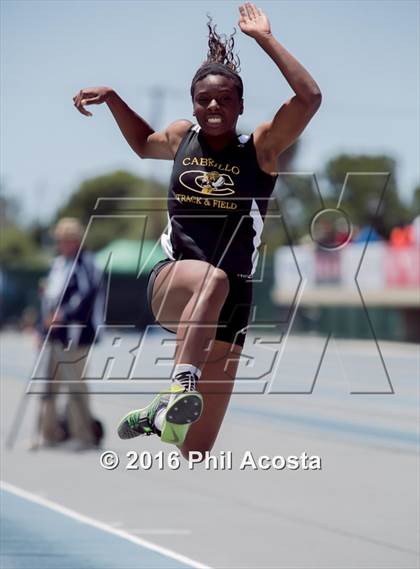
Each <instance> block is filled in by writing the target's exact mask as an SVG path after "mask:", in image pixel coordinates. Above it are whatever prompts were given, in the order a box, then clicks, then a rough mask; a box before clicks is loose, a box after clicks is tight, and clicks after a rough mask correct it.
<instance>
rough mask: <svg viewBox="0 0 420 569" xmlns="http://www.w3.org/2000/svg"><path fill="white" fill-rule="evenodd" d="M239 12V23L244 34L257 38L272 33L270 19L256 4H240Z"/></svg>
mask: <svg viewBox="0 0 420 569" xmlns="http://www.w3.org/2000/svg"><path fill="white" fill-rule="evenodd" d="M239 13H240V18H239V22H238V25H239V27H240V28H241V31H243V32H244V34H247V35H248V36H251V37H252V38H255V39H257V38H258V37H261V36H266V35H269V34H271V28H270V21H269V19H268V18H267V16H266V15H265V14H264V12H263V11H262V10H260V9H259V8H257V7H256V6H255V4H251V2H245V4H242V6H239Z"/></svg>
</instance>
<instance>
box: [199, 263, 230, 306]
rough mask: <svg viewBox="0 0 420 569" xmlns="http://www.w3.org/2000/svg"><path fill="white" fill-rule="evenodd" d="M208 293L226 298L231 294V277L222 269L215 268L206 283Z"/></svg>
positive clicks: (212, 296)
mask: <svg viewBox="0 0 420 569" xmlns="http://www.w3.org/2000/svg"><path fill="white" fill-rule="evenodd" d="M204 290H205V292H206V295H208V296H210V297H211V298H214V299H217V298H220V299H222V300H225V299H226V297H227V295H228V294H229V278H228V276H227V274H226V273H225V271H223V270H222V269H214V270H213V271H212V272H211V273H210V276H209V278H208V280H207V281H206V283H205V285H204Z"/></svg>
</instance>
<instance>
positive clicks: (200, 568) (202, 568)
mask: <svg viewBox="0 0 420 569" xmlns="http://www.w3.org/2000/svg"><path fill="white" fill-rule="evenodd" d="M0 488H1V489H3V490H6V492H11V493H12V494H15V495H16V496H19V497H21V498H24V499H26V500H29V501H31V502H34V503H35V504H39V505H40V506H44V507H45V508H49V509H50V510H54V511H55V512H59V513H60V514H64V515H65V516H69V517H70V518H73V519H74V520H77V521H78V522H81V523H83V524H88V525H90V526H93V527H95V528H97V529H100V530H102V531H106V532H108V533H111V534H113V535H117V536H118V537H121V538H122V539H126V540H127V541H131V542H132V543H135V544H136V545H140V546H141V547H145V548H146V549H150V550H151V551H155V552H157V553H160V554H161V555H166V556H167V557H170V558H171V559H175V561H179V562H180V563H185V564H186V565H188V566H189V567H193V568H194V569H211V567H210V566H209V565H204V564H203V563H200V562H199V561H195V560H194V559H190V558H189V557H186V556H185V555H181V554H180V553H176V552H175V551H172V550H171V549H167V548H166V547H161V546H160V545H156V544H155V543H152V542H150V541H146V540H145V539H142V538H141V537H136V536H135V535H131V534H129V533H127V532H125V531H124V530H120V529H116V528H113V527H111V526H109V525H108V524H105V523H103V522H100V521H99V520H95V519H93V518H89V517H88V516H85V515H83V514H79V513H78V512H75V511H74V510H70V509H69V508H66V507H65V506H61V505H60V504H57V503H56V502H52V501H51V500H47V499H46V498H41V497H40V496H37V495H36V494H32V492H27V491H26V490H23V488H18V487H17V486H14V485H13V484H9V483H8V482H5V481H3V480H0Z"/></svg>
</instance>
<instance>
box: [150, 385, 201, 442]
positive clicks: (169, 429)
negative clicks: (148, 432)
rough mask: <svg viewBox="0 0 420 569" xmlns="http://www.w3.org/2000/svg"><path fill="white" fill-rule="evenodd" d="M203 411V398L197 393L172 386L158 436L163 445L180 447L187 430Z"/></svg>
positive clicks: (178, 386)
mask: <svg viewBox="0 0 420 569" xmlns="http://www.w3.org/2000/svg"><path fill="white" fill-rule="evenodd" d="M202 411H203V396H202V395H201V393H199V392H198V391H185V388H184V387H182V386H181V385H177V384H176V383H174V384H172V386H171V390H170V399H169V403H168V406H167V409H166V413H165V421H164V423H163V427H162V433H161V435H160V438H161V440H162V441H163V442H164V443H170V444H175V445H177V446H182V444H183V442H184V440H185V437H186V436H187V433H188V431H189V428H190V427H191V425H192V424H193V423H195V422H196V421H198V419H199V418H200V416H201V413H202Z"/></svg>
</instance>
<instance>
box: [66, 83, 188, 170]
mask: <svg viewBox="0 0 420 569" xmlns="http://www.w3.org/2000/svg"><path fill="white" fill-rule="evenodd" d="M73 102H74V105H75V107H76V108H77V110H78V111H79V112H80V113H82V115H85V116H88V117H90V116H92V113H90V112H89V111H87V110H86V109H85V106H86V105H100V104H101V103H106V104H107V105H108V107H109V109H110V111H111V113H112V114H113V116H114V118H115V120H116V122H117V124H118V126H119V127H120V130H121V132H122V134H123V135H124V138H125V139H126V141H127V142H128V144H129V145H130V146H131V148H132V149H133V150H134V152H135V153H136V154H138V155H139V156H140V157H141V158H156V159H160V160H173V158H174V155H175V152H176V148H177V144H179V140H180V138H182V136H183V134H184V133H185V132H186V130H188V128H189V127H190V125H191V123H190V122H189V121H186V120H180V121H176V122H174V123H172V124H170V125H169V126H168V127H167V128H166V129H165V130H164V131H162V132H155V131H154V130H153V129H152V127H151V126H149V125H148V124H147V122H146V121H145V120H144V119H143V118H142V117H140V116H139V115H138V114H137V113H136V112H134V111H133V110H132V109H131V108H130V107H129V106H128V105H127V103H126V102H125V101H123V100H122V99H121V97H120V96H119V95H118V93H116V92H115V91H114V90H113V89H111V88H110V87H90V88H88V89H82V90H81V91H79V93H78V94H77V95H75V96H74V97H73Z"/></svg>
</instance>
